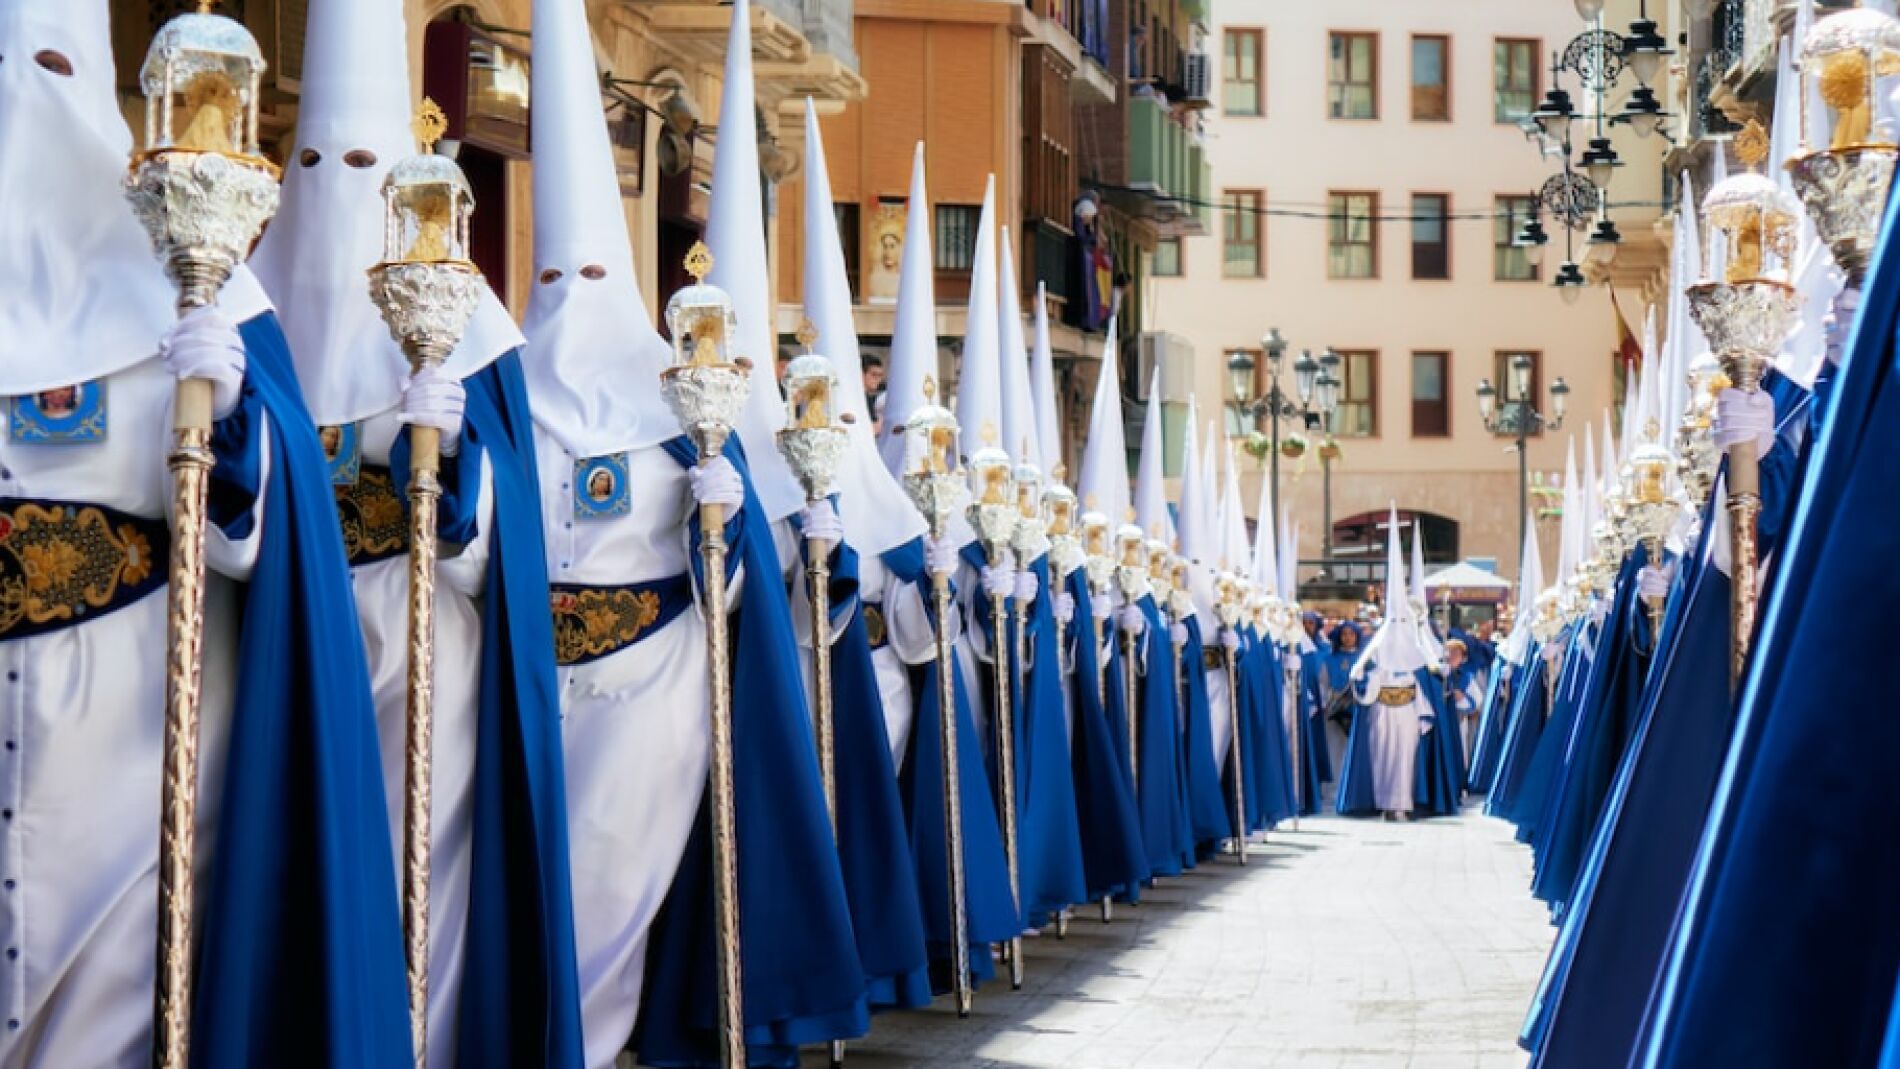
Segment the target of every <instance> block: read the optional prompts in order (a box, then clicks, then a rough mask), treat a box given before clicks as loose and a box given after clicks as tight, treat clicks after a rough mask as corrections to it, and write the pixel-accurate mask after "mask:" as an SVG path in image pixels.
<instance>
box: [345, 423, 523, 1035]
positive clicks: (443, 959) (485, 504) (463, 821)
mask: <svg viewBox="0 0 1900 1069" xmlns="http://www.w3.org/2000/svg"><path fill="white" fill-rule="evenodd" d="M401 430H402V425H401V423H400V422H399V421H398V419H397V417H396V412H395V410H393V409H392V410H390V411H387V412H383V413H380V414H378V415H375V416H371V417H370V418H369V419H366V420H363V421H362V424H361V426H360V429H359V435H358V440H359V441H360V442H361V443H362V451H363V462H364V463H365V464H373V465H377V466H379V467H381V466H387V465H388V463H389V450H390V447H391V446H392V445H393V444H394V443H395V440H396V436H397V434H398V433H399V432H400V431H401ZM451 463H452V461H451V460H449V459H448V458H446V457H445V458H443V467H444V468H445V469H446V468H447V467H448V466H449V464H451ZM396 491H397V493H403V492H405V487H403V486H397V487H396ZM478 492H479V494H480V499H479V501H478V502H477V504H476V526H477V534H476V537H475V540H474V541H473V542H471V543H470V544H469V545H467V546H465V547H463V548H462V550H461V552H459V553H456V554H455V555H454V556H448V555H446V554H448V553H449V552H450V550H451V549H452V548H453V547H449V546H443V547H442V552H443V553H444V554H445V555H444V556H442V557H441V558H440V559H439V560H438V561H437V563H436V584H435V650H436V653H435V728H434V735H433V738H434V742H435V747H434V751H433V758H432V762H431V763H432V772H431V775H432V792H431V795H430V809H429V822H430V823H429V841H430V849H429V1067H430V1069H451V1067H453V1066H454V1065H455V1052H456V1034H457V1028H456V1010H457V1007H458V1006H459V1005H460V1003H461V992H462V966H463V963H464V960H465V956H466V954H465V952H466V950H467V946H468V930H467V929H468V880H469V869H470V865H471V864H472V847H473V845H474V841H473V837H472V836H473V831H474V825H473V820H474V811H473V808H472V801H471V792H472V791H473V789H474V785H475V749H476V745H475V740H476V719H477V706H478V705H479V703H480V700H481V695H480V691H481V656H480V654H481V648H482V614H481V604H480V598H481V594H482V587H483V583H484V580H485V578H486V575H487V570H488V531H489V524H490V522H491V520H492V518H493V516H492V514H493V512H494V491H493V487H492V485H491V482H490V475H489V470H488V464H487V461H486V460H484V461H483V462H482V464H481V486H480V487H479V489H478ZM350 580H351V585H352V586H354V587H355V590H356V616H357V622H358V623H359V624H361V625H362V629H363V649H364V652H365V653H366V654H367V655H368V658H369V678H370V689H371V691H372V693H373V694H374V696H375V699H376V735H377V742H378V745H379V747H380V749H381V752H382V758H383V792H384V798H385V799H386V800H387V801H388V803H389V836H390V848H391V849H392V850H393V851H394V852H395V858H396V875H397V879H398V880H400V879H401V878H402V854H403V849H402V847H403V809H404V799H405V797H406V796H407V790H406V786H407V781H408V770H407V758H406V756H405V750H406V741H407V734H408V721H409V713H408V709H409V556H408V554H406V553H404V554H401V555H398V556H395V557H390V558H389V559H387V560H380V561H376V562H374V563H370V564H363V565H359V566H357V567H353V568H351V569H350Z"/></svg>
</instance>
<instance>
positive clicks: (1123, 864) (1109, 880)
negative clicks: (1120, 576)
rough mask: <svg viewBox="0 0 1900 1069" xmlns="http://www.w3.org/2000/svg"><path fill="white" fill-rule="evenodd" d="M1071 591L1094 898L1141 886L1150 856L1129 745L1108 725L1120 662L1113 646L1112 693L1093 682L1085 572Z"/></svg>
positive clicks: (1114, 715) (1077, 747)
mask: <svg viewBox="0 0 1900 1069" xmlns="http://www.w3.org/2000/svg"><path fill="white" fill-rule="evenodd" d="M1068 585H1069V595H1070V596H1071V597H1072V598H1074V599H1075V619H1073V620H1071V621H1070V622H1069V633H1068V635H1067V636H1066V637H1067V639H1068V643H1069V649H1070V652H1071V657H1072V659H1073V661H1074V665H1075V672H1074V675H1073V676H1072V677H1071V687H1070V690H1071V699H1072V700H1073V701H1074V702H1075V734H1074V739H1073V740H1072V741H1071V743H1070V755H1071V761H1072V764H1071V766H1070V767H1071V769H1072V771H1073V772H1074V774H1075V809H1076V816H1077V818H1078V820H1079V822H1080V824H1081V827H1082V866H1083V870H1084V874H1085V878H1086V882H1087V884H1088V896H1089V897H1090V898H1092V899H1093V898H1101V897H1104V896H1107V895H1113V894H1117V893H1121V892H1123V891H1132V890H1133V889H1134V888H1137V887H1138V886H1139V885H1140V883H1141V881H1142V880H1144V879H1146V878H1147V876H1148V860H1147V859H1148V851H1147V848H1146V847H1145V846H1144V845H1143V843H1142V841H1141V818H1140V815H1139V814H1138V813H1137V811H1136V809H1135V796H1134V792H1132V791H1130V790H1129V789H1128V772H1127V759H1126V757H1124V756H1123V755H1124V753H1125V751H1126V750H1127V746H1126V744H1125V743H1123V742H1121V740H1120V739H1118V738H1117V737H1116V734H1117V733H1116V732H1115V731H1114V730H1112V729H1111V728H1110V727H1109V725H1110V723H1111V722H1113V721H1115V720H1119V719H1120V710H1121V699H1120V697H1119V695H1120V694H1121V686H1120V682H1119V681H1120V679H1121V672H1120V662H1121V657H1120V655H1119V654H1116V653H1114V652H1113V648H1114V644H1113V643H1111V644H1110V654H1109V663H1108V665H1107V666H1106V670H1105V671H1104V672H1103V678H1105V679H1106V680H1107V685H1106V687H1105V688H1104V689H1106V691H1107V693H1106V694H1103V693H1101V692H1099V691H1098V690H1097V688H1096V685H1095V681H1096V676H1097V671H1098V669H1097V667H1096V666H1097V664H1098V663H1099V655H1100V651H1098V650H1097V648H1096V645H1095V637H1094V636H1095V617H1094V615H1093V606H1092V604H1091V603H1090V599H1089V590H1088V577H1087V576H1086V575H1085V574H1084V570H1083V569H1081V568H1077V569H1076V570H1075V571H1073V572H1071V573H1069V577H1068ZM1104 699H1106V701H1104Z"/></svg>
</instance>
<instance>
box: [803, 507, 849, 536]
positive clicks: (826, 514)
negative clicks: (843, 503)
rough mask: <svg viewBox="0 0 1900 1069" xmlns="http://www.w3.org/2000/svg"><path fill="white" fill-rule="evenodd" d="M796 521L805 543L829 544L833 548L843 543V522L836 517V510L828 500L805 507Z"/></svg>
mask: <svg viewBox="0 0 1900 1069" xmlns="http://www.w3.org/2000/svg"><path fill="white" fill-rule="evenodd" d="M798 519H799V524H800V526H801V527H803V528H804V531H805V539H806V541H819V542H829V543H830V544H832V545H834V546H835V545H837V544H838V543H840V542H842V541H844V520H843V519H841V518H840V517H839V516H838V509H837V507H836V506H834V505H833V504H832V503H831V499H830V498H826V499H825V500H823V501H818V502H814V503H812V504H810V505H807V506H805V508H804V511H802V512H800V513H799V514H798Z"/></svg>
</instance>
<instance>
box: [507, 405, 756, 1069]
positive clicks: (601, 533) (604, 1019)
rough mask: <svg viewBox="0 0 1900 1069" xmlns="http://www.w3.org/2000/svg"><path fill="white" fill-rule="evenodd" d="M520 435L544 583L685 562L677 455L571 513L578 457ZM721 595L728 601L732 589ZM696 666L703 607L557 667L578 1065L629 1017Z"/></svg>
mask: <svg viewBox="0 0 1900 1069" xmlns="http://www.w3.org/2000/svg"><path fill="white" fill-rule="evenodd" d="M534 440H535V460H536V463H537V465H538V467H539V470H540V474H541V516H542V522H543V525H544V528H545V530H546V533H547V553H548V559H547V564H548V579H549V580H550V581H551V582H554V583H572V584H579V585H583V586H627V585H631V584H634V583H643V582H652V581H655V580H661V579H669V578H672V577H675V576H679V575H682V574H686V573H687V572H688V570H689V566H690V564H691V562H692V557H691V554H692V548H691V543H690V541H689V539H690V528H691V526H692V525H693V524H695V523H697V522H698V521H697V520H696V519H695V518H694V513H695V505H694V503H693V499H692V495H691V491H690V487H689V484H688V481H687V474H686V469H685V468H683V467H681V466H680V465H679V463H678V462H677V461H675V460H674V459H673V458H672V457H671V456H669V455H668V454H667V453H666V452H665V451H664V450H662V449H661V448H659V447H658V446H651V447H648V448H644V449H635V450H632V451H630V452H629V454H628V457H627V481H626V482H627V486H628V488H629V492H630V493H631V494H632V502H631V505H632V507H631V509H630V511H629V512H628V514H627V515H625V516H620V517H615V518H611V519H596V520H582V519H577V518H576V517H575V514H574V491H573V475H574V464H575V461H576V460H577V459H580V458H578V457H576V456H575V455H574V454H573V453H570V452H568V451H567V449H566V448H564V447H563V446H562V445H561V444H560V443H559V442H557V441H556V440H555V439H554V438H553V437H552V436H550V435H548V434H547V433H546V432H545V431H543V430H542V429H541V428H540V427H539V426H537V427H536V428H535V433H534ZM729 593H730V595H731V596H730V598H729V603H730V605H731V606H733V607H736V606H737V604H738V587H737V586H736V585H734V586H732V587H730V588H729ZM709 671H710V669H709V667H708V661H707V653H706V623H705V619H704V617H703V616H702V615H701V614H700V612H699V611H697V610H695V609H688V610H686V611H684V612H682V613H680V614H679V615H678V616H676V617H674V618H673V620H672V621H670V622H669V623H667V624H666V625H665V626H664V627H662V628H660V629H659V630H657V631H653V632H650V633H648V634H646V635H645V636H643V637H642V638H641V639H640V640H639V641H638V642H637V643H636V644H635V645H633V646H631V647H629V648H627V649H623V650H620V651H619V652H617V653H612V654H609V655H608V656H606V657H602V658H601V659H599V660H596V661H593V662H591V663H588V664H583V665H576V666H573V667H569V668H562V669H560V670H559V673H558V675H559V684H560V694H561V738H562V750H563V753H564V756H565V759H566V766H567V767H566V776H567V813H568V865H569V869H570V872H571V877H572V885H573V898H574V944H575V954H576V958H577V960H578V963H579V971H580V986H581V1034H582V1036H583V1037H584V1039H585V1045H586V1065H587V1066H588V1069H606V1067H609V1066H612V1065H613V1064H614V1058H615V1056H616V1055H617V1054H618V1053H619V1051H620V1050H621V1048H623V1047H624V1046H626V1043H627V1040H628V1039H629V1037H631V1036H632V1034H633V1029H634V1025H635V1023H636V1022H637V1020H638V1018H639V1011H640V995H641V984H642V981H643V980H644V978H645V973H646V953H647V943H648V937H649V935H650V933H651V929H652V925H653V918H654V917H655V915H657V914H658V913H659V910H660V906H661V904H662V903H663V902H664V901H665V900H666V893H667V891H668V890H669V889H670V888H671V887H672V885H673V877H674V875H675V873H676V872H677V871H678V869H679V862H680V855H681V853H682V852H684V850H685V849H686V841H687V839H688V838H689V837H690V836H691V834H692V830H693V821H694V819H695V818H696V817H697V816H698V814H699V804H700V798H701V796H702V794H703V792H704V790H705V787H706V773H707V768H708V766H709V764H710V762H711V756H712V732H711V726H710V723H709V721H708V719H707V717H708V711H709V709H710V708H711V705H712V685H711V678H710V676H709V674H708V673H709ZM740 672H741V673H743V667H741V669H740ZM740 678H741V680H743V674H741V675H740Z"/></svg>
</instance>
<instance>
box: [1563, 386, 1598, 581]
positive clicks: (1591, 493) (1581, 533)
mask: <svg viewBox="0 0 1900 1069" xmlns="http://www.w3.org/2000/svg"><path fill="white" fill-rule="evenodd" d="M1602 491H1603V488H1602V486H1601V485H1599V484H1598V483H1597V444H1596V425H1595V424H1593V423H1587V422H1586V423H1585V424H1584V425H1583V482H1582V483H1580V484H1578V486H1577V505H1578V512H1577V514H1578V515H1579V516H1580V517H1582V520H1581V522H1580V523H1579V525H1578V527H1577V546H1576V553H1577V555H1576V558H1575V559H1573V560H1572V561H1571V562H1570V564H1571V567H1572V568H1577V567H1581V566H1582V565H1583V562H1584V561H1585V560H1586V559H1587V558H1588V557H1589V555H1590V547H1591V545H1592V544H1593V543H1592V540H1593V539H1594V538H1595V537H1596V529H1597V517H1598V513H1597V502H1598V500H1599V496H1600V495H1601V493H1602Z"/></svg>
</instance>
